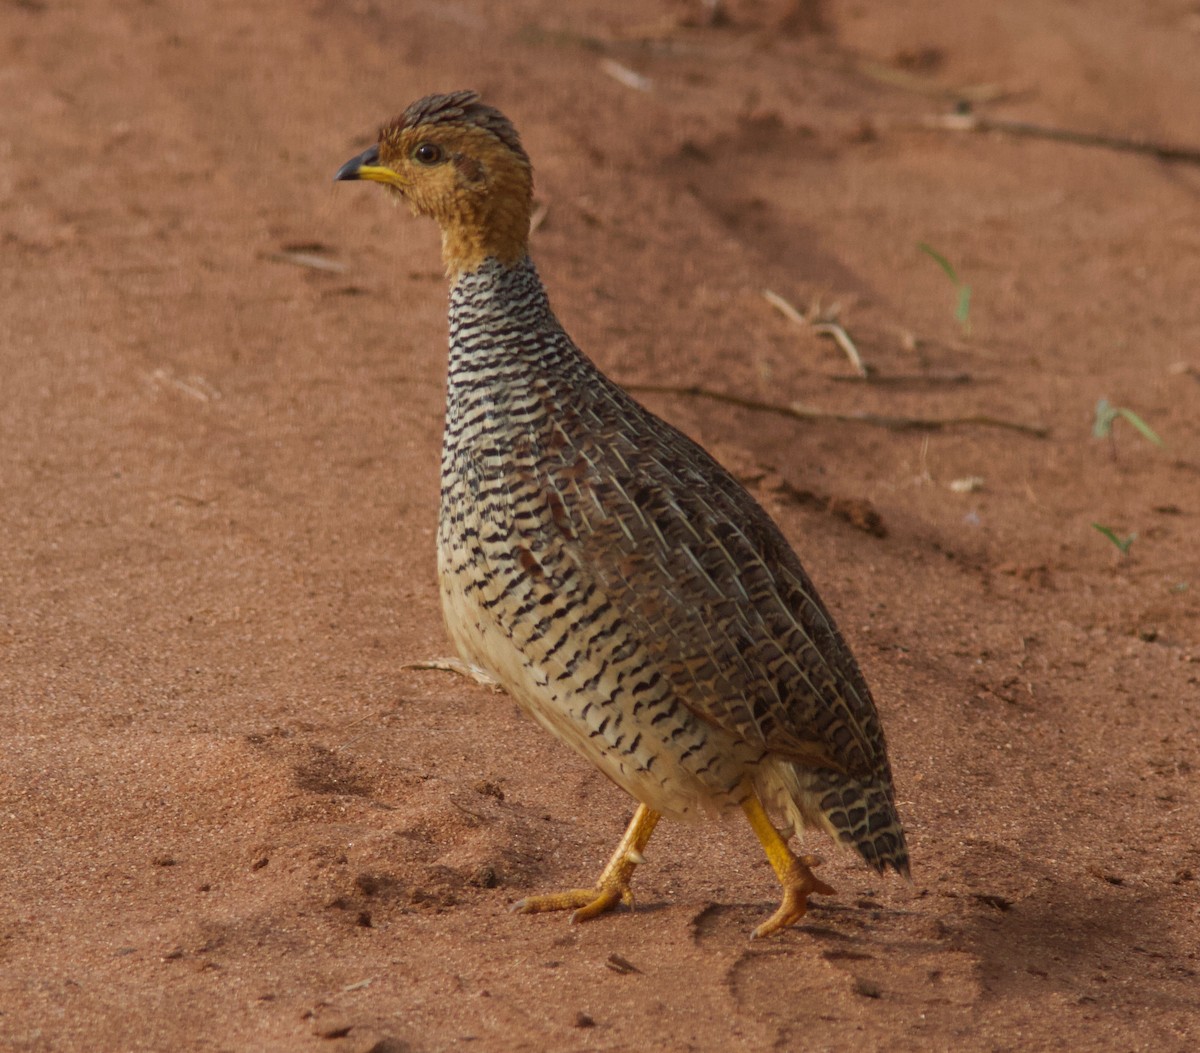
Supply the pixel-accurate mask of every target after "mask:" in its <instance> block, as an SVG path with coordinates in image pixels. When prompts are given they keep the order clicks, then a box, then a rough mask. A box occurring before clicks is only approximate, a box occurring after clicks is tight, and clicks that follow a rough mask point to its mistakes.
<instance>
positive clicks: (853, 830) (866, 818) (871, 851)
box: [758, 758, 909, 877]
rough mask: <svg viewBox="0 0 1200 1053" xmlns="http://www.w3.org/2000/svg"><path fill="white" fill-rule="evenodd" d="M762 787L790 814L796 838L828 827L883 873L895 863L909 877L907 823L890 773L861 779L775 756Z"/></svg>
mask: <svg viewBox="0 0 1200 1053" xmlns="http://www.w3.org/2000/svg"><path fill="white" fill-rule="evenodd" d="M758 788H759V792H760V794H761V796H762V797H763V800H764V801H766V802H767V803H768V804H773V805H774V806H775V808H777V809H778V810H779V811H781V812H783V813H784V814H785V815H786V816H787V817H788V819H789V820H790V821H791V824H792V828H793V829H794V830H795V832H796V834H797V836H800V835H801V834H802V831H803V830H804V829H810V830H811V829H819V830H824V831H825V832H826V833H827V834H829V836H830V837H832V838H833V839H834V840H835V841H838V842H839V843H840V844H843V845H846V846H848V847H850V848H853V849H854V850H855V851H856V852H858V854H859V855H860V856H862V857H863V859H865V860H866V861H867V862H868V863H869V864H870V865H871V866H872V867H874V868H875V869H876V870H878V871H879V872H880V873H881V874H882V873H883V872H884V870H886V869H887V868H888V867H891V868H892V869H893V870H895V871H896V872H897V873H898V874H901V875H902V876H904V877H909V868H908V846H907V844H905V841H904V827H903V826H902V825H901V823H900V816H899V815H898V814H897V813H896V803H895V795H894V793H893V791H892V784H891V780H890V779H888V778H887V776H886V775H883V776H881V777H879V778H876V779H873V780H870V781H862V780H859V779H855V778H853V777H852V776H848V775H844V774H842V773H841V772H835V771H828V770H814V769H812V768H804V767H801V766H799V765H797V764H793V763H792V762H791V761H787V760H783V759H782V758H775V763H774V764H773V765H770V766H769V767H768V769H767V771H766V772H765V773H764V774H763V776H760V784H759V787H758Z"/></svg>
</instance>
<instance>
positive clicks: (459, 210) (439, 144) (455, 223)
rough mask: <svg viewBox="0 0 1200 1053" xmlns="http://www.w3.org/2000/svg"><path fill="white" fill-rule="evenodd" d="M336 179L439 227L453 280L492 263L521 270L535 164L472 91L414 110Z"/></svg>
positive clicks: (424, 102) (429, 100)
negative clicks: (403, 204) (378, 192)
mask: <svg viewBox="0 0 1200 1053" xmlns="http://www.w3.org/2000/svg"><path fill="white" fill-rule="evenodd" d="M333 178H334V179H335V180H337V179H368V180H371V181H372V182H376V183H382V184H383V185H384V186H385V187H387V189H388V190H389V191H390V192H391V193H393V194H395V195H396V196H397V197H398V198H403V199H404V200H405V201H407V202H408V205H409V207H410V208H411V209H412V211H413V214H414V215H419V216H430V217H431V218H433V219H435V220H436V221H437V223H438V225H439V226H440V227H441V229H442V258H443V260H444V261H445V264H446V272H447V274H449V275H450V276H451V277H452V278H453V277H456V276H457V275H459V274H463V273H467V272H470V271H473V270H476V269H478V267H479V266H480V265H481V264H482V263H483V261H484V260H485V259H487V258H488V257H489V256H494V257H496V258H497V259H499V260H500V261H501V262H502V263H510V264H511V263H516V262H517V261H518V260H520V259H521V258H522V257H523V256H524V255H525V252H526V250H527V246H528V240H529V216H530V209H531V204H532V198H533V171H532V169H531V167H530V164H529V156H528V155H527V154H526V153H525V149H524V147H522V146H521V140H520V138H519V137H518V136H517V131H516V129H515V128H514V127H513V126H512V124H511V123H510V122H509V120H508V118H506V117H505V116H504V115H503V114H502V113H500V112H499V111H498V110H494V109H492V107H490V106H485V105H484V104H483V103H481V102H480V101H479V96H478V95H476V94H475V92H473V91H457V92H453V93H452V94H450V95H429V96H427V97H426V98H424V99H420V100H418V101H417V102H414V103H413V104H412V105H411V106H409V107H408V109H406V110H405V111H404V112H403V113H402V114H401V115H400V116H399V117H397V118H395V120H393V121H391V122H389V123H388V124H386V125H384V126H383V128H381V129H380V131H379V141H378V142H377V143H376V144H375V145H374V146H372V147H371V148H370V149H368V150H364V151H363V152H362V153H361V154H359V155H358V156H357V157H355V158H352V159H351V160H349V161H347V162H346V163H345V164H344V165H342V167H341V168H339V169H338V171H337V174H336V175H335V176H334V177H333Z"/></svg>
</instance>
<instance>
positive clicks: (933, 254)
mask: <svg viewBox="0 0 1200 1053" xmlns="http://www.w3.org/2000/svg"><path fill="white" fill-rule="evenodd" d="M917 248H918V249H920V250H921V251H922V252H923V253H925V255H926V256H928V257H929V258H930V259H931V260H933V262H934V263H936V264H937V265H938V266H939V267H941V268H942V270H943V271H944V272H945V274H946V277H947V278H949V279H950V281H951V283H953V285H954V291H955V293H956V295H957V300H956V302H955V305H954V318H955V320H956V321H957V322H958V324H959V325H960V326H962V331H963V334H964V335H965V336H970V335H971V287H970V286H969V285H968V284H967V283H966V282H964V281H962V280H961V279H960V278H959V276H958V271H956V270H955V269H954V264H952V263H951V262H950V261H949V260H948V259H946V257H945V256H943V255H942V254H941V253H940V252H938V250H937V249H935V248H934V247H933V246H932V245H930V244H928V243H927V242H924V241H921V242H918V243H917Z"/></svg>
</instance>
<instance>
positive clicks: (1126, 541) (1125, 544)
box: [1092, 523, 1137, 556]
mask: <svg viewBox="0 0 1200 1053" xmlns="http://www.w3.org/2000/svg"><path fill="white" fill-rule="evenodd" d="M1092 529H1093V530H1098V531H1100V533H1101V534H1103V535H1104V536H1105V537H1106V538H1108V540H1109V541H1111V542H1112V543H1113V544H1114V545H1116V546H1117V551H1119V552H1120V553H1121V555H1122V556H1128V555H1129V550H1130V548H1132V547H1133V543H1134V542H1135V541H1136V540H1137V534H1130V535H1129V536H1128V537H1121V536H1120V535H1119V534H1118V533H1117V532H1116V531H1115V530H1113V528H1112V527H1106V526H1102V525H1101V524H1100V523H1093V524H1092Z"/></svg>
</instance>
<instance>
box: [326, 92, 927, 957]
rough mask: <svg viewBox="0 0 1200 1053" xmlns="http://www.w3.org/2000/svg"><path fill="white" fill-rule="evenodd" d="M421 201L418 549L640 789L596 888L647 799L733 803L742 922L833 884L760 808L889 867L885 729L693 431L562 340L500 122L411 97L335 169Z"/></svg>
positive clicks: (849, 665)
mask: <svg viewBox="0 0 1200 1053" xmlns="http://www.w3.org/2000/svg"><path fill="white" fill-rule="evenodd" d="M337 178H340V179H351V178H359V179H370V180H374V181H377V182H382V183H384V184H385V185H387V186H389V187H390V188H391V189H392V190H393V191H395V192H396V193H398V194H400V195H401V196H402V197H403V198H404V199H405V200H407V201H408V202H409V204H410V205H411V206H412V208H413V211H414V212H416V213H418V214H421V215H428V216H431V217H432V218H434V219H435V220H437V222H438V223H439V225H440V227H441V230H442V239H443V257H444V259H445V262H446V269H447V273H448V274H449V275H450V277H451V279H452V290H451V298H450V363H449V390H448V396H447V410H446V432H445V442H444V446H443V460H442V506H441V518H440V524H439V531H438V563H439V573H440V579H441V588H442V601H443V610H444V612H445V616H446V625H447V628H448V630H449V633H450V636H451V639H452V640H453V641H454V643H455V645H456V646H457V648H458V650H459V653H460V654H461V655H462V656H463V658H464V659H466V660H467V661H469V662H471V663H473V664H475V665H478V666H480V667H482V668H483V669H485V670H487V671H489V672H490V673H491V675H493V676H494V677H495V678H496V680H497V681H498V682H499V683H500V684H501V685H503V686H504V687H505V688H506V689H507V690H508V691H509V692H510V693H511V694H512V695H513V697H514V698H516V699H517V701H518V702H520V703H521V705H522V706H523V707H525V709H526V710H527V711H528V712H530V713H531V714H532V715H533V716H534V718H535V719H536V720H537V721H538V722H539V723H541V724H542V725H543V726H544V727H546V728H547V729H549V730H550V731H551V732H552V733H554V734H555V735H557V736H558V737H559V738H561V739H563V740H564V741H565V742H567V743H569V744H570V745H571V746H573V747H574V748H575V749H576V750H578V751H579V752H580V753H581V754H583V755H584V756H585V757H587V758H588V759H589V760H590V761H592V763H593V764H595V765H596V766H597V767H599V768H600V769H601V771H603V772H604V773H605V774H606V775H608V776H609V777H610V778H611V779H612V780H613V781H614V782H616V783H617V784H618V785H619V786H621V787H623V788H624V789H625V790H627V791H628V792H629V793H630V794H631V795H633V796H634V797H635V798H636V799H637V800H638V801H639V802H640V806H639V808H638V811H637V813H636V815H635V816H634V820H633V822H632V823H631V825H630V829H629V831H628V832H627V833H626V836H625V838H624V839H623V840H622V843H621V845H620V846H619V847H618V849H617V852H616V854H615V855H614V856H613V858H612V860H611V861H610V863H609V865H608V867H607V868H606V869H605V871H604V873H603V874H602V875H601V878H600V881H599V882H598V884H597V886H596V887H595V888H591V889H576V890H571V891H569V892H566V893H560V894H556V895H551V896H541V897H533V898H531V899H528V900H523V901H522V902H521V903H520V904H518V909H521V910H526V911H531V912H533V911H541V910H554V909H563V908H571V909H575V912H576V913H575V915H574V916H575V917H577V918H582V917H591V916H593V915H595V914H598V913H601V912H602V911H604V910H607V909H609V908H610V907H612V906H613V905H615V904H616V903H617V902H619V901H621V900H623V899H624V900H628V899H629V896H630V894H629V878H630V875H631V873H632V871H633V868H634V866H635V865H636V864H637V863H638V862H639V861H640V860H641V851H642V849H643V848H644V846H645V844H646V842H647V841H648V840H649V837H650V833H651V832H652V830H653V828H654V824H655V823H656V822H657V820H658V818H659V816H660V815H666V816H668V817H673V818H690V817H693V816H696V815H703V814H706V813H715V812H720V811H723V810H726V809H729V808H734V807H740V808H742V810H743V811H744V812H745V814H746V816H747V818H748V819H749V821H750V822H751V825H752V826H753V827H754V829H755V832H756V833H757V834H758V836H759V838H760V840H762V842H763V845H764V848H765V849H766V852H767V855H768V858H769V859H770V861H771V863H772V866H773V867H774V869H775V871H776V873H777V875H778V876H779V878H780V881H781V883H782V884H783V887H784V903H783V905H782V906H781V907H780V908H779V910H778V911H777V912H776V914H775V915H774V916H773V917H772V918H771V919H770V921H768V922H766V923H765V924H764V925H762V926H760V927H759V929H758V930H757V933H758V934H759V935H763V934H765V933H767V932H772V931H774V930H775V929H778V928H781V927H783V926H785V925H789V924H791V923H792V922H794V921H796V920H798V919H799V918H800V917H802V916H803V914H804V911H805V909H806V901H807V896H808V895H809V894H811V893H812V892H822V893H827V892H831V891H832V890H831V889H829V887H828V886H826V885H824V884H823V883H822V882H820V881H819V880H818V879H817V878H816V877H815V876H814V875H813V874H812V872H811V870H810V869H809V866H810V864H812V863H813V862H814V861H813V860H812V859H811V858H810V857H800V858H797V857H796V856H795V855H793V854H792V853H791V851H790V850H789V849H788V847H787V845H786V842H785V840H784V839H783V838H782V837H781V836H780V835H779V833H778V832H777V831H776V830H775V828H774V826H773V825H772V823H771V822H770V821H769V819H768V818H767V815H766V813H765V812H764V810H763V805H764V804H765V805H766V806H767V808H770V809H773V810H774V811H776V812H777V813H779V814H781V815H782V816H784V817H785V818H786V820H787V823H788V826H790V827H791V829H792V830H794V831H795V833H797V834H800V833H801V831H802V830H803V829H805V828H814V829H823V830H825V831H826V832H827V833H829V834H830V835H831V836H833V837H834V838H835V839H837V840H838V841H840V842H841V843H844V844H846V845H849V846H851V847H853V848H854V849H856V850H857V851H858V852H859V854H860V855H861V856H862V857H863V858H864V859H865V860H866V861H867V862H868V863H870V864H871V865H872V866H874V867H875V868H876V869H879V870H883V869H884V868H885V867H887V866H891V867H893V868H895V869H896V870H898V871H900V872H901V873H904V874H906V873H907V871H908V855H907V850H906V848H905V842H904V833H903V829H902V827H901V824H900V820H899V818H898V816H897V814H896V810H895V805H894V794H893V789H892V777H891V771H890V768H889V765H888V759H887V753H886V748H885V744H884V738H883V732H882V729H881V728H880V726H879V719H878V715H877V713H876V710H875V706H874V703H873V701H872V699H871V694H870V691H869V689H868V688H867V685H866V683H865V681H864V680H863V677H862V674H861V673H860V672H859V669H858V666H857V664H856V663H855V661H854V658H853V656H852V655H851V653H850V651H849V649H848V648H847V647H846V644H845V642H844V641H843V639H842V637H841V635H840V634H839V632H838V630H837V628H836V626H835V625H834V623H833V620H832V618H831V617H830V615H829V613H828V611H827V610H826V609H825V607H824V605H823V604H822V602H821V600H820V599H819V597H818V596H817V593H816V590H815V589H814V587H813V585H812V582H811V581H810V580H809V578H808V576H807V575H806V574H805V572H804V570H803V568H802V567H801V565H800V561H799V560H798V559H797V557H796V555H795V554H794V553H793V551H792V549H791V547H790V546H789V545H788V543H787V540H786V539H785V538H784V537H783V535H782V533H781V532H780V531H779V529H778V528H777V527H776V526H775V524H774V523H773V522H772V521H771V519H770V517H769V516H767V514H766V513H765V512H764V511H763V510H762V508H760V507H759V505H758V504H757V503H756V502H755V501H754V499H753V498H752V497H751V496H750V495H749V494H748V493H747V492H746V491H745V490H744V489H743V488H742V486H741V485H740V484H739V483H738V482H737V481H736V480H734V478H733V477H732V476H731V475H730V474H729V473H728V472H726V471H725V470H724V469H723V468H721V467H720V465H718V464H717V463H716V462H715V461H714V460H713V459H712V458H711V457H709V456H708V454H706V453H705V452H704V451H703V450H702V449H700V447H698V446H697V445H696V444H695V443H693V442H692V441H691V440H690V439H688V438H687V437H686V436H684V435H683V434H682V433H680V432H679V431H677V430H676V429H675V428H673V427H671V426H670V425H669V424H666V423H665V422H663V421H662V420H660V419H659V418H658V417H656V416H654V415H653V414H652V413H650V412H649V411H648V410H646V409H645V408H644V407H642V406H640V405H639V404H638V403H637V402H635V401H634V400H633V399H632V398H631V397H630V396H629V395H628V394H626V393H625V392H624V391H623V390H622V389H621V388H619V387H618V386H617V385H616V384H614V383H613V382H612V381H610V380H609V379H608V378H607V377H605V376H604V375H603V374H602V373H600V372H599V370H598V369H597V368H596V367H595V366H594V365H593V364H592V362H591V361H590V360H589V359H587V358H586V357H585V356H584V355H583V354H582V352H580V351H579V350H578V348H576V346H575V345H574V344H573V343H572V341H571V339H570V338H569V337H568V336H567V334H566V333H565V332H564V331H563V329H562V327H561V326H560V325H559V323H558V321H557V319H556V318H555V317H554V315H553V313H552V312H551V310H550V306H549V303H548V301H547V299H546V295H545V292H544V290H543V288H542V285H541V282H540V280H539V279H538V276H537V272H536V270H535V269H534V267H533V264H532V262H531V261H530V260H529V257H528V255H527V251H526V250H527V239H528V227H529V210H530V201H531V190H532V177H531V171H530V165H529V159H528V157H527V155H526V154H525V151H524V149H523V148H522V147H521V144H520V140H519V138H518V137H517V133H516V131H515V130H514V129H513V127H512V125H511V124H510V123H509V122H508V121H507V120H506V119H505V118H504V117H503V116H502V115H501V114H500V113H498V112H497V111H496V110H494V109H492V108H490V107H487V106H484V105H482V104H481V103H480V102H479V101H478V99H477V97H476V96H475V95H474V94H473V93H470V92H457V93H454V94H453V95H443V96H430V97H428V98H425V99H422V100H420V101H419V102H416V103H414V104H413V105H412V106H410V107H409V108H408V109H407V110H406V111H405V112H404V113H403V114H402V115H401V116H400V117H399V118H397V119H396V120H395V121H393V122H391V123H390V124H388V125H387V126H385V127H384V129H383V130H382V131H381V133H380V139H379V143H378V145H377V146H375V147H372V148H371V150H368V151H367V152H366V153H364V154H363V155H361V156H360V157H358V158H355V159H354V160H352V161H350V162H348V163H347V164H346V165H345V166H344V167H343V168H342V169H341V170H340V171H339V173H338V176H337Z"/></svg>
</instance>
